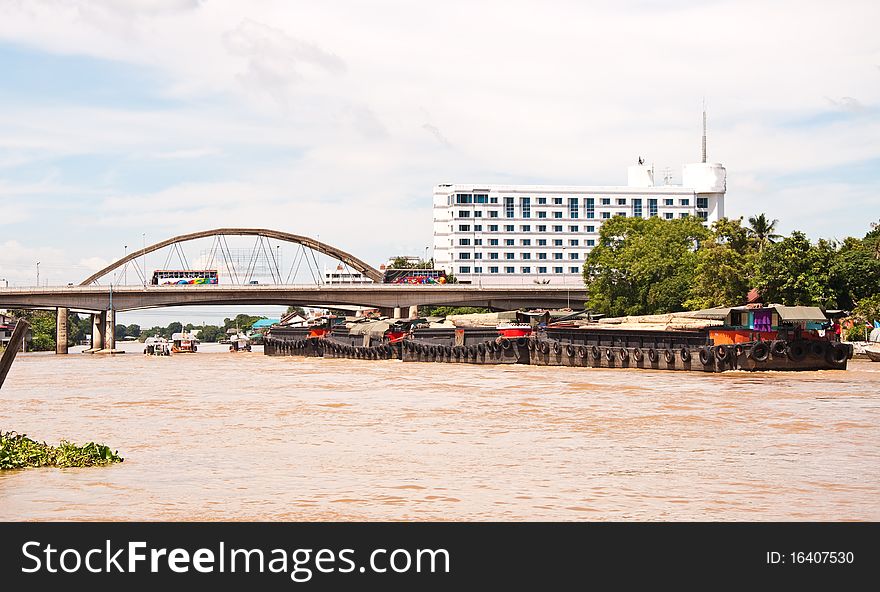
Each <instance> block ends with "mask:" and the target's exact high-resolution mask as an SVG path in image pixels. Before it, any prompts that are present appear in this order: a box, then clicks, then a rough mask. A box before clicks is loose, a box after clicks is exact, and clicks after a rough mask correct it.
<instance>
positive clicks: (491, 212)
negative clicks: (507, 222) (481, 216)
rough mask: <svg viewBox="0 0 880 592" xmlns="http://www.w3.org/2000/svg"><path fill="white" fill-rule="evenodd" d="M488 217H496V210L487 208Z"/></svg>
mask: <svg viewBox="0 0 880 592" xmlns="http://www.w3.org/2000/svg"><path fill="white" fill-rule="evenodd" d="M489 217H490V218H497V217H498V210H489Z"/></svg>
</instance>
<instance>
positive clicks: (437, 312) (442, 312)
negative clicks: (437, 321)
mask: <svg viewBox="0 0 880 592" xmlns="http://www.w3.org/2000/svg"><path fill="white" fill-rule="evenodd" d="M487 312H489V309H488V308H478V307H474V306H420V307H419V315H420V316H423V317H448V316H450V315H462V314H483V313H487Z"/></svg>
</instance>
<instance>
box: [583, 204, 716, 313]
mask: <svg viewBox="0 0 880 592" xmlns="http://www.w3.org/2000/svg"><path fill="white" fill-rule="evenodd" d="M707 238H709V230H708V229H707V228H706V227H704V226H703V224H702V223H701V222H700V221H699V220H698V219H696V218H682V219H678V220H661V219H660V218H657V217H651V218H624V217H620V216H617V217H614V218H611V219H610V220H608V221H606V222H605V223H604V224H602V227H601V230H600V231H599V244H598V245H597V246H596V248H594V249H593V250H592V251H591V252H590V254H589V255H588V256H587V261H586V263H585V264H584V280H585V281H586V283H587V291H588V293H589V301H588V306H589V307H590V308H591V309H592V310H593V311H595V312H598V313H602V314H606V315H611V316H623V315H640V314H656V313H663V312H674V311H680V310H684V301H685V300H686V299H687V298H688V294H689V291H690V286H691V283H692V280H693V275H694V267H695V265H696V258H697V256H696V249H697V247H698V246H699V244H700V242H701V241H704V240H706V239H707Z"/></svg>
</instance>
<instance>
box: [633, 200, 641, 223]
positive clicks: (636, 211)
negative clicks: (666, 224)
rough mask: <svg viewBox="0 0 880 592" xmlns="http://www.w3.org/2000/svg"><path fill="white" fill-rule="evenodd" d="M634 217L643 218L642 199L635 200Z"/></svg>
mask: <svg viewBox="0 0 880 592" xmlns="http://www.w3.org/2000/svg"><path fill="white" fill-rule="evenodd" d="M633 216H635V217H636V218H641V217H642V200H641V199H633Z"/></svg>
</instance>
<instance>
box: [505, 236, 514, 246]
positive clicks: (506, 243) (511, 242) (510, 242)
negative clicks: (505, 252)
mask: <svg viewBox="0 0 880 592" xmlns="http://www.w3.org/2000/svg"><path fill="white" fill-rule="evenodd" d="M504 245H505V246H507V247H512V246H513V239H512V238H506V239H504Z"/></svg>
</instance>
